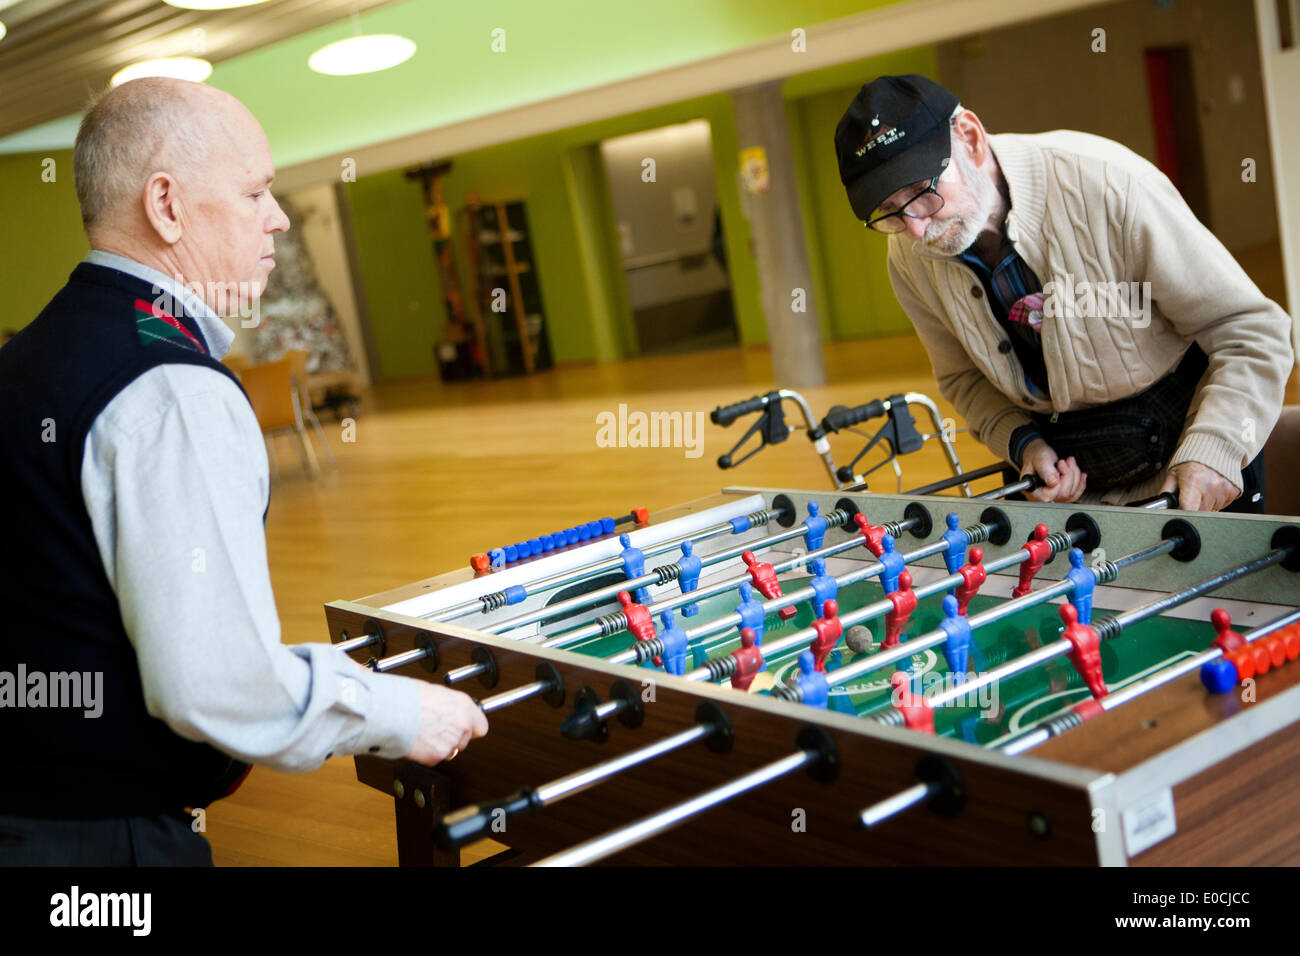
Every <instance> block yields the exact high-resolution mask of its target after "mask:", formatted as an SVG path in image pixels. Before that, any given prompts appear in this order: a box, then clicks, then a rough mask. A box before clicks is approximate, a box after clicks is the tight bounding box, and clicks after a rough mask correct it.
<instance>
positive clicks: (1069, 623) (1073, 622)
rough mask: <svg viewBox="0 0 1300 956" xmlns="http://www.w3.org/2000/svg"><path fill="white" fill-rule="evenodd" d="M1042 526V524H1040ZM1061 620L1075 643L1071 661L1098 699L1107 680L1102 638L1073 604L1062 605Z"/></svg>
mask: <svg viewBox="0 0 1300 956" xmlns="http://www.w3.org/2000/svg"><path fill="white" fill-rule="evenodd" d="M1040 527H1041V525H1040ZM1060 613H1061V621H1062V622H1063V623H1064V624H1065V633H1064V634H1062V635H1061V636H1062V637H1064V638H1065V639H1066V640H1067V641H1069V642H1070V643H1071V644H1073V645H1074V650H1072V651H1070V661H1071V663H1073V664H1074V669H1075V670H1077V671H1078V672H1079V676H1080V677H1082V678H1083V682H1084V683H1085V684H1087V685H1088V690H1089V691H1091V692H1092V696H1093V698H1094V699H1096V700H1101V699H1102V698H1103V697H1105V696H1106V693H1107V691H1106V681H1105V680H1103V679H1102V676H1101V638H1100V637H1098V636H1097V632H1096V631H1095V630H1093V629H1092V628H1091V627H1089V626H1088V625H1087V624H1080V623H1079V612H1078V611H1077V610H1075V607H1074V605H1073V604H1062V605H1061V612H1060Z"/></svg>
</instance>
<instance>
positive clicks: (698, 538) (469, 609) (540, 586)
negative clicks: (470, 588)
mask: <svg viewBox="0 0 1300 956" xmlns="http://www.w3.org/2000/svg"><path fill="white" fill-rule="evenodd" d="M783 513H784V512H783V511H777V510H774V509H771V508H767V509H764V510H763V511H759V512H755V513H754V514H755V515H757V516H758V518H759V519H761V520H760V521H756V522H755V525H754V526H755V527H764V526H766V525H767V523H768V522H770V521H771V520H772V519H773V518H778V517H780V516H781V515H782V514H783ZM728 534H735V528H733V527H732V526H731V523H730V522H729V521H728V522H723V523H722V524H719V525H716V526H715V527H713V528H707V529H705V530H704V531H700V532H695V533H693V534H685V535H682V536H681V537H680V538H672V539H669V540H668V541H661V542H659V543H658V544H653V545H647V546H646V547H644V548H642V549H641V553H642V554H644V555H645V556H646V557H647V558H650V557H655V556H657V555H660V554H664V553H665V552H668V551H672V550H675V549H677V548H680V547H681V546H682V542H683V541H687V540H689V541H691V542H692V543H694V544H699V543H700V542H702V541H708V540H710V539H712V538H716V537H719V536H721V535H728ZM622 566H623V562H622V560H620V559H619V558H617V557H611V558H604V559H602V560H600V561H595V562H593V563H591V564H588V565H585V566H583V567H581V568H576V569H574V570H572V571H564V572H561V573H559V574H553V575H551V576H550V577H545V578H541V579H539V580H537V581H534V582H532V583H531V584H529V585H527V588H528V593H529V594H530V595H533V594H538V593H540V592H542V591H549V590H552V589H554V588H558V587H563V586H564V585H566V584H574V583H576V582H578V581H585V580H587V579H588V578H592V577H595V576H596V575H598V574H602V573H604V572H605V571H613V570H615V569H618V568H622ZM477 612H483V600H482V597H476V598H472V599H471V600H468V601H464V602H462V603H460V604H456V605H453V606H452V607H449V608H444V609H443V610H441V611H435V612H434V613H435V614H438V615H440V616H438V617H433V616H432V615H430V616H428V617H427V618H426V619H427V620H433V621H451V620H454V619H456V618H459V617H465V616H467V615H470V614H474V613H477Z"/></svg>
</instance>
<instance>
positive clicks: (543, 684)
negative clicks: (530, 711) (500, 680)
mask: <svg viewBox="0 0 1300 956" xmlns="http://www.w3.org/2000/svg"><path fill="white" fill-rule="evenodd" d="M553 686H554V685H553V684H552V683H551V682H550V681H548V680H538V681H533V682H532V683H531V684H523V685H521V686H519V687H516V688H514V689H513V690H507V691H502V692H501V693H500V694H493V695H492V696H491V697H484V698H483V699H482V700H480V701H479V702H478V706H479V709H480V710H482V711H483V713H485V714H490V713H492V711H494V710H500V709H501V708H503V707H509V706H510V705H511V704H517V703H519V702H520V701H523V700H528V699H529V698H530V697H536V696H538V695H539V694H545V693H546V692H547V691H549V690H551V689H552V687H553Z"/></svg>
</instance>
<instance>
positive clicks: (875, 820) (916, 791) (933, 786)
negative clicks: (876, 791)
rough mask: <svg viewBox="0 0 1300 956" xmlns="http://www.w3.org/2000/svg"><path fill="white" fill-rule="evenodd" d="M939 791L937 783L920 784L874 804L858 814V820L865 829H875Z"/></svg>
mask: <svg viewBox="0 0 1300 956" xmlns="http://www.w3.org/2000/svg"><path fill="white" fill-rule="evenodd" d="M938 790H939V785H938V784H937V783H918V784H916V785H915V786H911V787H908V788H907V789H906V790H900V791H899V792H898V793H896V794H894V795H893V796H892V797H886V798H885V799H884V800H881V801H880V802H879V803H873V804H872V805H871V806H869V807H867V808H866V809H865V810H863V811H862V812H861V813H859V814H858V819H859V820H861V821H862V825H863V826H864V827H868V828H870V827H874V826H876V825H877V824H880V823H884V822H885V821H886V820H888V819H889V818H890V817H895V816H898V814H900V813H902V812H903V811H904V810H908V809H910V808H912V807H914V806H916V805H917V804H918V803H924V802H925V801H926V800H929V799H930V796H931V794H933V793H935V792H937V791H938Z"/></svg>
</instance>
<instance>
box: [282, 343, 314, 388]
mask: <svg viewBox="0 0 1300 956" xmlns="http://www.w3.org/2000/svg"><path fill="white" fill-rule="evenodd" d="M310 356H311V353H310V352H308V351H307V350H306V349H289V350H288V351H286V352H285V353H284V357H285V358H286V359H288V360H289V374H290V375H292V376H293V383H294V385H296V386H297V388H298V395H299V398H300V399H301V400H304V401H305V400H306V396H307V359H308V358H309V357H310Z"/></svg>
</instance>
